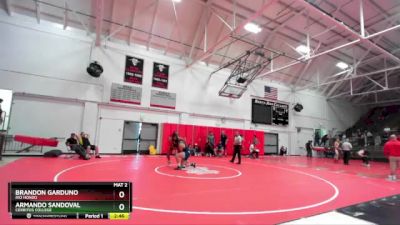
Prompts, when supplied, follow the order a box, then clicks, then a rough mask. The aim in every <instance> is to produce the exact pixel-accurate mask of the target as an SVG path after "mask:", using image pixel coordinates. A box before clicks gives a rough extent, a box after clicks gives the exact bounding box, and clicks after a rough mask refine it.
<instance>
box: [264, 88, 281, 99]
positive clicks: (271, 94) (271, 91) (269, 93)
mask: <svg viewBox="0 0 400 225" xmlns="http://www.w3.org/2000/svg"><path fill="white" fill-rule="evenodd" d="M264 98H269V99H274V100H277V99H278V89H276V88H274V87H269V86H264Z"/></svg>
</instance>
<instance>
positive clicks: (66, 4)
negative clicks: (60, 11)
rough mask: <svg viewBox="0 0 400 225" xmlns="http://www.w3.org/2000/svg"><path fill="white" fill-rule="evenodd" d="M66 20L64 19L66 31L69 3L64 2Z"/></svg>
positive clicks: (65, 0)
mask: <svg viewBox="0 0 400 225" xmlns="http://www.w3.org/2000/svg"><path fill="white" fill-rule="evenodd" d="M64 8H65V10H64V18H63V29H64V30H66V29H67V27H68V3H67V0H64Z"/></svg>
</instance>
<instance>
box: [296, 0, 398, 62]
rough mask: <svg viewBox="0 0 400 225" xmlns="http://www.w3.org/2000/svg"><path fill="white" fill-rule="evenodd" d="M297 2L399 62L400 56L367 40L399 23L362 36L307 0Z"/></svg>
mask: <svg viewBox="0 0 400 225" xmlns="http://www.w3.org/2000/svg"><path fill="white" fill-rule="evenodd" d="M297 2H298V3H300V4H301V5H302V6H304V7H306V8H307V9H308V10H310V12H314V13H318V14H320V15H323V16H325V17H324V18H325V19H326V20H327V21H329V22H331V23H332V24H334V25H336V26H338V27H341V28H344V29H345V30H346V31H348V32H349V33H350V34H351V35H352V36H353V37H354V38H357V39H360V40H361V42H362V43H367V44H369V45H372V46H373V47H374V48H375V49H377V50H379V51H380V52H381V53H383V54H385V55H387V56H388V57H390V58H391V59H393V60H394V61H396V62H398V63H400V58H398V57H397V56H395V55H393V54H391V53H390V52H388V51H387V50H385V49H383V48H381V47H380V46H378V45H376V44H375V43H373V42H371V41H370V40H369V39H370V38H372V37H374V36H377V34H378V35H380V34H383V33H386V32H388V31H391V30H394V29H397V28H400V25H398V26H395V27H392V28H389V29H385V30H383V31H380V32H377V33H375V34H373V35H368V36H365V37H363V36H361V35H360V34H358V33H357V32H355V31H354V30H353V29H351V28H350V27H348V26H347V25H345V24H344V23H341V22H339V21H338V20H337V19H335V18H333V17H331V16H329V15H327V14H325V13H324V12H323V11H321V10H320V9H318V8H316V7H315V6H314V5H312V4H311V3H309V2H307V1H304V0H302V1H297Z"/></svg>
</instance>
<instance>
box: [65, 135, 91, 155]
mask: <svg viewBox="0 0 400 225" xmlns="http://www.w3.org/2000/svg"><path fill="white" fill-rule="evenodd" d="M65 144H66V145H67V146H68V147H69V148H70V149H71V150H72V151H74V152H76V154H78V155H79V156H80V158H82V159H86V160H88V159H90V156H89V155H88V154H86V151H85V149H84V148H83V147H82V146H80V145H79V144H78V137H77V135H76V134H75V133H72V134H71V137H70V138H68V139H67V141H66V142H65Z"/></svg>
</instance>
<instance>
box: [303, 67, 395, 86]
mask: <svg viewBox="0 0 400 225" xmlns="http://www.w3.org/2000/svg"><path fill="white" fill-rule="evenodd" d="M398 69H400V66H394V67H389V68H385V69H381V70H376V71H372V72H368V73H363V74H354V75H353V76H351V77H345V78H342V79H339V80H334V81H329V82H324V83H321V84H319V86H325V85H329V84H334V83H338V82H342V81H345V80H353V79H357V78H361V77H366V76H371V75H374V74H380V73H384V72H386V71H391V70H398ZM314 87H316V86H314ZM309 88H313V87H309Z"/></svg>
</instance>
